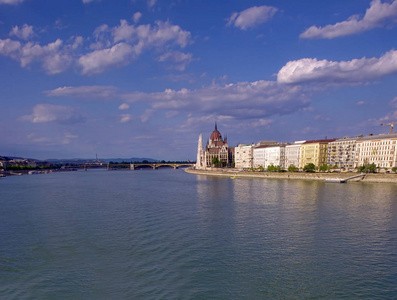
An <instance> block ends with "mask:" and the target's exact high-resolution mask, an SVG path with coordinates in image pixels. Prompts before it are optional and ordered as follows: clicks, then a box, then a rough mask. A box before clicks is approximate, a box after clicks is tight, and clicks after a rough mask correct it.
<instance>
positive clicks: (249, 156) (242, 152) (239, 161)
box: [234, 144, 255, 169]
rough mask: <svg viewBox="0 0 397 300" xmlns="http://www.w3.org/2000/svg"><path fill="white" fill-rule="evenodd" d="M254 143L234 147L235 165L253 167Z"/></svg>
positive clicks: (240, 167)
mask: <svg viewBox="0 0 397 300" xmlns="http://www.w3.org/2000/svg"><path fill="white" fill-rule="evenodd" d="M254 146H255V145H254V144H251V145H246V144H240V145H238V146H237V147H235V148H234V167H235V168H237V169H244V168H252V167H253V160H254V153H253V151H254Z"/></svg>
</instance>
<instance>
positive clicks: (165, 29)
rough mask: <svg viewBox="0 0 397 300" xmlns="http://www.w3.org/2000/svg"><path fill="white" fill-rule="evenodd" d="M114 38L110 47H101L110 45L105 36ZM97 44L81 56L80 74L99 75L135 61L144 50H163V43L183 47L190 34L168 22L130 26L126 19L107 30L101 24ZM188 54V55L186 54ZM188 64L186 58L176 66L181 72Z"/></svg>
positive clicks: (106, 27)
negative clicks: (91, 50) (109, 69)
mask: <svg viewBox="0 0 397 300" xmlns="http://www.w3.org/2000/svg"><path fill="white" fill-rule="evenodd" d="M110 32H111V34H112V36H113V42H112V43H116V44H115V45H113V46H109V47H106V48H103V46H104V45H109V44H111V42H110V41H109V40H106V34H108V33H110ZM94 37H95V38H96V40H97V42H96V43H95V44H92V45H91V48H94V49H97V50H95V51H93V52H91V53H88V54H85V55H83V56H81V57H80V58H79V60H78V64H79V65H80V66H81V67H82V74H83V75H92V74H99V73H102V72H103V71H105V70H106V69H108V68H111V67H119V66H124V65H127V64H129V63H131V61H133V60H134V59H136V58H137V57H138V56H139V55H140V54H142V52H143V51H144V50H145V49H149V48H155V49H156V50H157V51H160V52H161V51H162V50H163V49H162V47H164V46H165V45H166V44H170V45H177V46H179V47H182V48H184V47H185V46H186V45H187V44H188V43H189V42H190V38H191V36H190V32H188V31H184V30H182V29H181V28H180V27H179V26H177V25H171V24H170V23H169V22H161V21H158V22H156V25H155V26H151V25H149V24H147V25H139V26H135V25H129V24H128V22H127V21H126V20H120V25H119V26H116V27H114V28H109V27H108V26H107V25H101V26H100V27H98V28H97V29H96V30H95V31H94ZM187 55H189V54H187ZM187 64H188V59H187V57H185V58H184V61H183V62H182V61H180V63H179V65H178V67H179V68H180V69H183V68H185V67H186V65H187Z"/></svg>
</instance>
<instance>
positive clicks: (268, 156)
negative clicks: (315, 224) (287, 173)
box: [264, 144, 285, 169]
mask: <svg viewBox="0 0 397 300" xmlns="http://www.w3.org/2000/svg"><path fill="white" fill-rule="evenodd" d="M269 166H280V168H281V169H285V144H284V145H279V146H269V147H267V148H265V165H264V168H265V169H267V168H268V167H269Z"/></svg>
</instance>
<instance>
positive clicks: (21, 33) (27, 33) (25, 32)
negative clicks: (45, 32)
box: [10, 24, 34, 40]
mask: <svg viewBox="0 0 397 300" xmlns="http://www.w3.org/2000/svg"><path fill="white" fill-rule="evenodd" d="M10 36H16V37H17V38H19V39H22V40H29V39H31V38H32V37H33V36H34V32H33V26H29V25H27V24H24V25H23V26H22V27H21V28H19V27H18V26H14V27H13V28H12V30H11V31H10Z"/></svg>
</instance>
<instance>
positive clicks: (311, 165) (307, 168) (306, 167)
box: [303, 163, 316, 173]
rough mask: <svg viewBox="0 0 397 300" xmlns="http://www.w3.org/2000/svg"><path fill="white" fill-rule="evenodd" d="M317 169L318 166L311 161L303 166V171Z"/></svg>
mask: <svg viewBox="0 0 397 300" xmlns="http://www.w3.org/2000/svg"><path fill="white" fill-rule="evenodd" d="M315 169H316V166H315V165H314V164H313V163H309V164H307V165H306V166H305V167H304V168H303V171H305V172H308V173H314V170H315Z"/></svg>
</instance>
